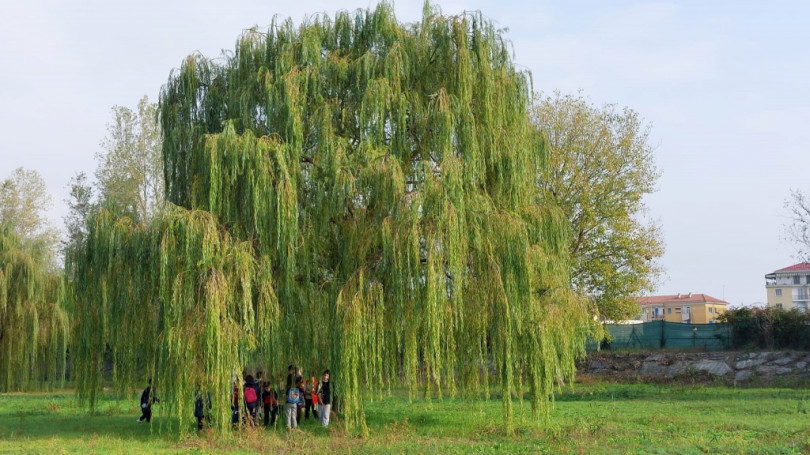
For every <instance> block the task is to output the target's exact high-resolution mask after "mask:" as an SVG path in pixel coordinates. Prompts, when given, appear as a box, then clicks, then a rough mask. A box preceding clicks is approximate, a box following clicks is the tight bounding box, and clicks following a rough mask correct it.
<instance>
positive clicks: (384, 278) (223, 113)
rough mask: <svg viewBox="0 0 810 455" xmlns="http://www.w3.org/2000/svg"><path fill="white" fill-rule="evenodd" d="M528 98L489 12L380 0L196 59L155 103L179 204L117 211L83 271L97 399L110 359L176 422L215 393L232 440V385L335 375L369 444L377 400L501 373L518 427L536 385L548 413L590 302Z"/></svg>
mask: <svg viewBox="0 0 810 455" xmlns="http://www.w3.org/2000/svg"><path fill="white" fill-rule="evenodd" d="M530 98H531V97H530V92H529V87H528V75H527V74H525V73H523V72H521V71H518V70H516V69H515V66H514V64H513V63H512V61H511V58H510V53H509V49H508V43H507V42H506V41H505V39H504V37H503V36H502V35H501V33H500V32H499V31H498V30H496V29H495V28H494V27H493V25H492V24H491V23H490V22H489V21H488V20H486V19H485V18H484V17H483V16H482V15H481V14H480V13H469V14H463V15H459V16H444V15H442V14H441V13H440V12H439V11H438V9H437V8H434V7H431V6H429V5H427V4H426V6H425V9H424V14H423V18H422V21H421V22H420V23H416V24H402V23H400V22H398V21H397V20H396V17H395V16H394V13H393V10H392V7H391V5H389V4H387V3H382V4H380V5H379V6H377V7H376V9H374V10H368V11H358V12H356V13H355V14H350V13H347V12H340V13H337V15H336V16H335V17H334V18H330V17H328V16H326V15H316V16H313V17H311V18H310V19H309V20H308V21H306V22H305V23H303V24H301V25H300V26H298V27H296V26H295V25H294V24H293V23H292V21H290V20H287V21H284V22H280V23H276V22H274V23H273V24H272V25H271V26H270V28H269V30H268V31H267V32H260V31H257V30H255V29H254V30H251V31H248V32H246V33H245V34H244V35H242V36H241V37H240V38H239V40H238V42H237V45H236V49H235V50H234V52H233V53H231V54H226V55H225V56H223V57H222V58H220V59H209V58H206V57H204V56H201V55H192V56H189V57H188V58H187V59H186V60H185V61H184V62H183V63H182V65H181V67H180V68H179V70H178V71H176V72H174V73H173V74H172V76H171V77H170V79H169V81H168V83H167V84H166V85H165V86H164V87H163V90H162V93H161V98H160V119H161V126H162V131H163V167H164V175H165V189H166V196H167V199H168V201H170V202H171V203H172V204H174V205H175V206H176V207H175V208H171V209H168V210H167V211H166V213H164V214H161V215H160V216H156V217H155V218H154V219H153V220H152V221H151V222H150V223H149V224H148V225H142V224H139V223H134V222H133V221H132V220H129V219H128V218H120V219H119V218H116V217H114V216H112V214H110V213H109V212H106V211H103V210H102V211H100V212H99V214H98V215H97V216H94V217H92V225H91V229H89V232H90V234H89V237H88V242H87V247H86V249H85V250H84V251H83V253H82V254H81V255H80V256H79V257H78V258H77V259H76V261H77V264H76V271H77V274H78V276H79V278H78V279H77V280H76V282H77V284H78V286H80V288H79V289H77V294H76V295H77V297H76V304H77V305H79V306H80V311H78V313H79V314H80V316H77V318H78V321H77V326H76V327H77V328H76V338H77V346H78V349H77V352H76V356H75V357H76V360H77V375H78V377H79V379H78V380H79V386H80V387H79V388H80V392H81V393H82V396H84V397H87V398H89V399H90V401H91V403H92V400H93V397H94V393H95V391H97V390H98V388H99V387H100V374H101V373H100V369H99V368H98V367H99V365H100V362H101V361H102V360H101V352H103V350H104V348H105V346H109V348H110V349H111V351H112V357H113V359H114V363H115V365H116V367H115V368H116V370H115V371H116V374H118V375H119V378H122V381H123V384H126V383H128V382H127V381H130V380H131V379H129V378H132V377H134V376H135V375H134V374H130V373H135V372H136V370H139V371H148V372H149V373H151V374H152V376H153V377H154V379H155V384H156V386H157V387H159V388H160V389H161V390H162V392H161V397H162V400H163V402H164V406H165V407H166V408H167V409H168V412H169V413H170V414H172V415H175V416H177V417H178V418H179V421H180V423H181V427H183V425H184V424H185V422H188V420H190V416H191V413H190V412H188V407H189V406H190V405H191V404H192V403H193V398H192V397H193V394H194V393H195V391H197V390H201V391H206V390H207V391H210V392H211V394H212V396H213V397H214V414H215V415H216V416H217V420H216V421H217V426H218V428H223V429H224V428H225V427H226V426H227V425H228V420H227V416H228V413H229V410H228V400H229V396H227V395H226V394H224V393H223V391H224V390H228V385H229V384H230V383H231V382H232V381H233V380H234V374H235V373H238V372H241V371H242V370H243V369H244V368H245V367H247V366H259V365H260V366H270V368H274V369H278V368H279V366H281V365H286V364H288V363H298V364H301V365H303V366H304V367H305V368H306V369H308V370H314V369H323V368H326V367H329V368H330V369H331V370H332V376H333V387H334V393H335V394H336V395H337V396H338V403H339V406H340V408H341V412H342V414H343V417H344V421H345V423H346V425H347V427H348V428H349V429H350V430H355V431H361V432H362V431H364V429H365V420H364V414H363V398H364V397H365V396H367V395H368V394H369V393H371V392H369V390H372V391H374V393H380V392H382V391H383V390H384V389H385V388H386V387H390V385H391V384H392V383H394V382H399V381H400V380H404V381H405V383H406V384H407V385H408V387H409V389H410V390H411V392H412V393H417V392H418V391H420V390H421V391H422V392H423V393H424V394H425V395H426V396H428V397H441V396H442V395H443V394H447V393H449V394H450V395H455V394H458V393H461V394H462V395H463V396H466V397H481V396H489V382H490V381H492V379H491V374H490V373H491V372H493V371H494V372H495V373H497V375H496V376H495V377H496V378H497V379H496V383H497V385H498V389H499V392H500V395H501V396H502V399H503V403H504V423H505V425H506V426H507V428H509V429H511V428H512V425H513V415H514V413H513V410H512V406H513V399H514V397H517V398H519V400H518V402H519V403H520V404H521V405H522V403H523V399H522V398H523V394H524V392H525V391H528V392H529V396H530V403H531V407H532V410H533V411H534V415H535V416H537V417H539V416H541V415H542V413H543V410H544V409H545V408H546V404H547V401H548V399H549V396H550V395H551V393H552V392H553V390H554V387H555V383H556V381H558V380H559V379H565V378H570V377H571V376H573V374H574V371H575V367H574V359H575V357H576V356H577V355H578V354H580V353H582V352H584V344H585V339H586V336H587V334H588V333H589V330H591V329H592V328H593V324H594V322H593V318H592V316H593V314H594V311H593V309H592V308H591V307H590V306H589V302H588V301H587V300H584V299H580V298H578V295H577V294H576V293H574V292H572V289H571V286H570V275H569V270H570V257H569V249H568V246H569V238H568V233H569V230H568V228H567V223H568V221H567V219H566V218H565V215H564V214H563V213H562V212H561V211H559V210H557V209H555V208H553V207H548V206H541V205H538V204H537V201H538V196H539V189H538V186H537V176H538V174H539V173H540V171H541V167H542V165H543V163H544V162H545V160H544V156H543V155H542V154H538V153H537V150H543V148H542V146H541V145H540V141H541V139H540V137H539V135H538V134H536V132H535V130H534V129H533V128H532V125H531V123H530V119H529V109H530ZM265 371H271V370H269V369H265Z"/></svg>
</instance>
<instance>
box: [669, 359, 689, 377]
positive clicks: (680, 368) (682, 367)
mask: <svg viewBox="0 0 810 455" xmlns="http://www.w3.org/2000/svg"><path fill="white" fill-rule="evenodd" d="M691 366H692V365H690V364H689V362H684V361H683V360H679V361H677V362H675V363H673V364H672V365H671V366H670V367H669V370H668V371H667V376H669V377H673V376H675V375H678V374H682V373H684V372H686V371H687V370H689V368H690V367H691Z"/></svg>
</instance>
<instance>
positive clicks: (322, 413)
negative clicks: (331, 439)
mask: <svg viewBox="0 0 810 455" xmlns="http://www.w3.org/2000/svg"><path fill="white" fill-rule="evenodd" d="M331 410H332V405H331V404H320V403H318V417H320V419H321V425H323V426H325V427H328V426H329V411H331Z"/></svg>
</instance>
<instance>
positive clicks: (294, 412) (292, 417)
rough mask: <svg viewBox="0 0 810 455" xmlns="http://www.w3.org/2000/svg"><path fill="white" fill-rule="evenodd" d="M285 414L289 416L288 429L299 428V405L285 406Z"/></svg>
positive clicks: (289, 404) (288, 404) (290, 404)
mask: <svg viewBox="0 0 810 455" xmlns="http://www.w3.org/2000/svg"><path fill="white" fill-rule="evenodd" d="M284 412H285V413H286V414H287V428H298V405H297V404H295V403H287V404H285V405H284Z"/></svg>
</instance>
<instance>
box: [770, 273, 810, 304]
mask: <svg viewBox="0 0 810 455" xmlns="http://www.w3.org/2000/svg"><path fill="white" fill-rule="evenodd" d="M765 290H766V291H767V293H768V306H769V307H775V308H784V309H786V310H791V309H793V308H796V309H798V310H801V311H807V308H808V306H810V262H800V263H798V264H793V265H791V266H790V267H785V268H784V269H779V270H777V271H775V272H771V273H769V274H767V275H765Z"/></svg>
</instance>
